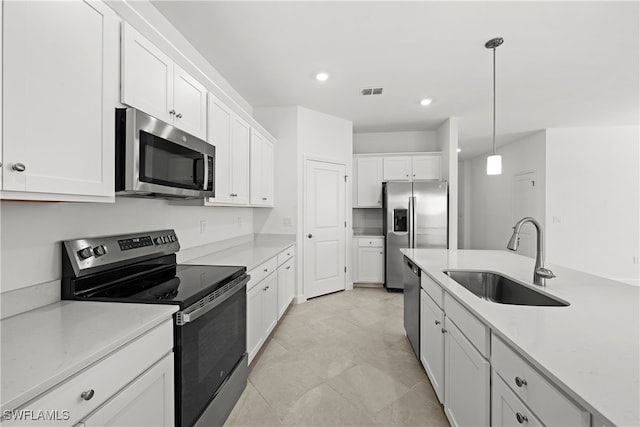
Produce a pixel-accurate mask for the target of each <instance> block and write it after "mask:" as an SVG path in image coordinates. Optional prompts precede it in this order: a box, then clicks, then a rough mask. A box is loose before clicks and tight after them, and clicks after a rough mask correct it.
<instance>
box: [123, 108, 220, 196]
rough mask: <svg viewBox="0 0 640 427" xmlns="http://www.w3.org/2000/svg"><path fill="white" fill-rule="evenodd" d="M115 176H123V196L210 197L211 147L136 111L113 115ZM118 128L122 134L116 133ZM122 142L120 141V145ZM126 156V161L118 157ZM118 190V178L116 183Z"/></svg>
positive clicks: (213, 172)
mask: <svg viewBox="0 0 640 427" xmlns="http://www.w3.org/2000/svg"><path fill="white" fill-rule="evenodd" d="M116 114H119V115H120V116H121V117H122V118H119V117H117V118H116V124H117V125H116V134H117V135H118V137H117V139H118V143H117V144H116V145H117V146H122V145H124V146H125V147H124V150H122V147H120V148H118V147H116V148H117V150H116V151H117V153H116V163H118V162H119V161H124V163H125V166H124V167H118V165H116V175H121V174H122V173H123V172H124V173H125V174H126V177H125V180H124V182H122V181H121V183H122V184H123V187H124V188H116V190H117V191H118V190H124V191H119V192H120V193H124V194H136V193H137V194H140V195H143V194H147V195H162V196H172V197H213V196H214V179H213V177H214V176H215V171H214V165H215V147H214V146H213V145H210V144H207V143H206V142H205V141H203V140H201V139H199V138H196V137H194V136H192V135H189V134H188V133H185V132H183V131H181V130H180V129H178V128H176V127H174V126H171V125H169V124H167V123H164V122H162V121H160V120H158V119H156V118H154V117H152V116H149V115H148V114H145V113H143V112H141V111H139V110H136V109H133V108H128V109H119V110H117V111H116ZM118 124H120V127H123V126H124V127H125V130H123V131H119V130H118ZM122 139H124V141H122ZM122 152H126V158H124V159H123V158H122V156H121V155H119V153H122ZM116 187H118V178H117V181H116Z"/></svg>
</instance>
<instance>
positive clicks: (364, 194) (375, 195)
mask: <svg viewBox="0 0 640 427" xmlns="http://www.w3.org/2000/svg"><path fill="white" fill-rule="evenodd" d="M355 195H356V197H355V202H354V207H358V208H365V207H374V208H380V207H382V157H359V158H357V160H356V179H355Z"/></svg>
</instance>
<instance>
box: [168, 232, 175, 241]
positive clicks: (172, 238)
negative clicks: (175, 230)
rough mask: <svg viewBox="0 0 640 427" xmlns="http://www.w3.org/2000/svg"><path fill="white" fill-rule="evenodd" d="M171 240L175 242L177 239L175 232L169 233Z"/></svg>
mask: <svg viewBox="0 0 640 427" xmlns="http://www.w3.org/2000/svg"><path fill="white" fill-rule="evenodd" d="M169 241H170V242H175V241H176V236H174V235H173V234H169Z"/></svg>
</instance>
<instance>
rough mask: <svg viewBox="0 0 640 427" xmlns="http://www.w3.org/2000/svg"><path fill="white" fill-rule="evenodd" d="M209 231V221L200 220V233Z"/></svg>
mask: <svg viewBox="0 0 640 427" xmlns="http://www.w3.org/2000/svg"><path fill="white" fill-rule="evenodd" d="M206 232H207V221H206V220H204V219H201V220H200V234H204V233H206Z"/></svg>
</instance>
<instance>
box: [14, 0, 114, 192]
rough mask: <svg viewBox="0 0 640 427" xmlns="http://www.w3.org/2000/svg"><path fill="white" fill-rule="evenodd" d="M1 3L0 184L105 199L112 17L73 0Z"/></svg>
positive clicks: (110, 172)
mask: <svg viewBox="0 0 640 427" xmlns="http://www.w3.org/2000/svg"><path fill="white" fill-rule="evenodd" d="M3 8H4V11H3V15H4V16H3V26H4V28H3V40H2V42H3V69H2V86H3V98H2V103H3V118H2V124H3V130H2V132H3V138H2V139H3V163H4V165H3V167H2V174H3V189H4V190H9V191H21V192H29V193H49V194H64V195H78V196H83V195H84V196H109V197H111V198H112V197H113V195H114V185H113V182H114V156H115V154H114V139H115V116H114V108H115V107H116V105H117V94H118V80H117V77H118V74H117V73H118V21H117V16H116V15H115V13H114V12H113V11H112V10H111V9H110V8H109V7H107V6H106V5H105V4H104V3H101V2H84V1H79V0H76V1H66V2H46V1H45V2H23V1H10V2H3ZM72 199H73V198H72ZM67 200H69V198H67ZM78 200H83V199H82V198H81V197H79V198H78ZM109 201H113V199H111V200H109Z"/></svg>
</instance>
